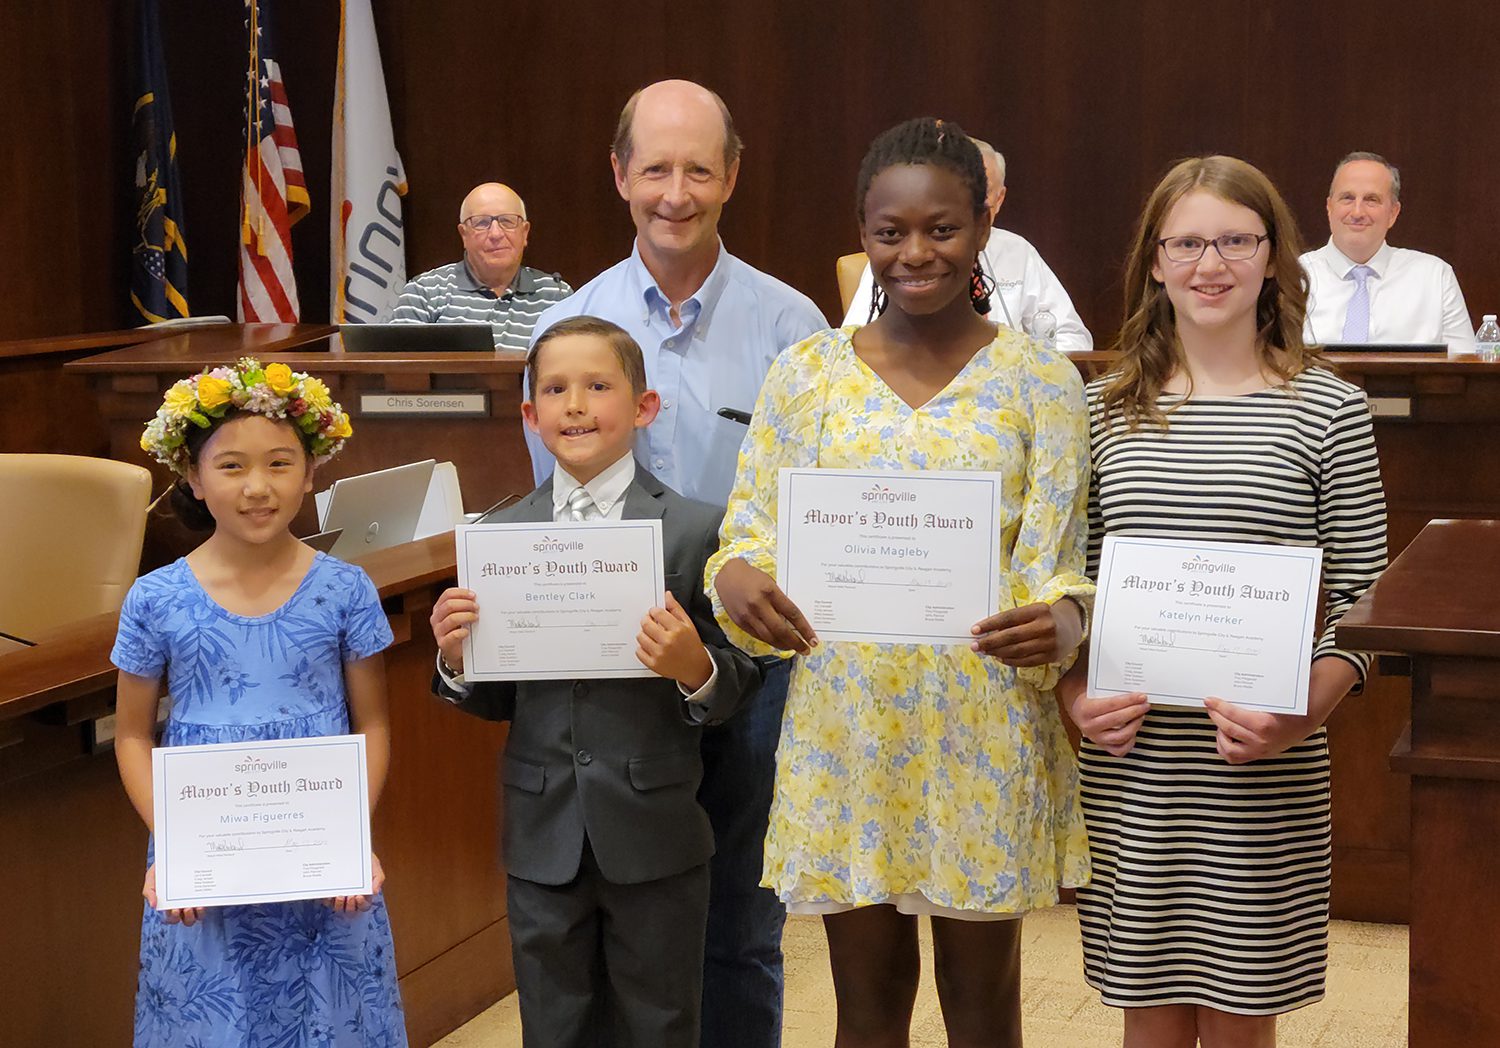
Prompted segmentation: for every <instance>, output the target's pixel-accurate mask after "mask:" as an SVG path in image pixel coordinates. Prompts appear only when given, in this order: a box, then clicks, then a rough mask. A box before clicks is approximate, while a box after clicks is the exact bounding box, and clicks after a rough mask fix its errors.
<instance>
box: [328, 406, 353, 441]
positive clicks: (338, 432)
mask: <svg viewBox="0 0 1500 1048" xmlns="http://www.w3.org/2000/svg"><path fill="white" fill-rule="evenodd" d="M328 435H329V436H330V437H332V438H333V439H334V440H344V439H345V438H347V437H352V436H353V435H354V427H353V426H351V425H350V424H349V416H348V415H345V414H344V413H343V412H339V417H338V421H337V422H335V423H334V424H333V428H332V429H330V430H329V431H328Z"/></svg>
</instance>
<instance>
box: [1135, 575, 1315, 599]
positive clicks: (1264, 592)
mask: <svg viewBox="0 0 1500 1048" xmlns="http://www.w3.org/2000/svg"><path fill="white" fill-rule="evenodd" d="M1120 588H1121V589H1127V590H1145V591H1146V592H1147V593H1182V594H1185V595H1187V596H1189V597H1226V598H1234V597H1237V598H1239V599H1240V600H1265V601H1275V602H1276V603H1279V604H1289V603H1291V600H1292V591H1291V590H1288V589H1261V588H1260V587H1259V586H1255V585H1252V584H1251V583H1248V582H1246V583H1242V584H1241V585H1238V586H1236V585H1235V584H1234V583H1232V582H1220V583H1217V584H1215V583H1211V582H1199V581H1198V580H1197V579H1189V580H1187V581H1186V582H1184V581H1183V580H1181V579H1147V578H1142V577H1141V576H1139V575H1127V576H1125V578H1123V579H1121V580H1120Z"/></svg>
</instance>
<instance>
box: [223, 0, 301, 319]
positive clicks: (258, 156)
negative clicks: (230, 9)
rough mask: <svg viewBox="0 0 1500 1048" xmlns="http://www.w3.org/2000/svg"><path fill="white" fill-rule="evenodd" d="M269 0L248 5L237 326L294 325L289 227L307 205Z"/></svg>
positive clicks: (295, 306) (294, 292) (295, 309)
mask: <svg viewBox="0 0 1500 1048" xmlns="http://www.w3.org/2000/svg"><path fill="white" fill-rule="evenodd" d="M270 6H271V0H245V12H246V17H245V26H246V28H247V29H248V30H249V35H250V63H249V68H248V69H247V70H246V73H245V80H246V85H245V165H244V171H243V173H242V175H243V185H242V187H241V192H240V286H239V305H238V309H237V313H238V317H239V319H240V320H242V321H250V322H254V321H261V322H265V323H274V322H278V321H279V322H283V323H292V322H295V321H296V320H298V319H299V317H298V314H299V312H300V307H299V306H298V303H297V281H296V278H295V277H293V276H292V226H293V225H294V224H295V223H296V222H297V220H298V219H300V218H301V217H302V216H303V215H305V214H307V211H308V206H309V204H310V200H309V198H308V195H307V180H306V179H305V178H303V176H302V154H301V153H299V152H298V151H297V131H296V129H295V128H294V127H293V126H292V111H291V109H290V108H289V107H288V105H287V100H286V88H285V87H284V86H283V85H282V82H281V67H280V66H279V65H277V64H276V58H275V51H274V48H273V46H272V41H271V17H270V11H269V8H270Z"/></svg>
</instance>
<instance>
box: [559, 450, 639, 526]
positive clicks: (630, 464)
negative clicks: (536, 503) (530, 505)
mask: <svg viewBox="0 0 1500 1048" xmlns="http://www.w3.org/2000/svg"><path fill="white" fill-rule="evenodd" d="M634 481H635V456H634V455H622V456H621V457H620V458H619V460H618V461H617V462H615V464H614V465H613V466H606V467H605V469H604V471H603V472H602V473H600V474H599V475H598V476H597V477H595V478H594V479H593V480H591V481H589V482H588V483H587V484H579V483H578V481H576V480H574V479H573V478H572V476H571V475H570V474H569V473H568V471H567V470H565V469H563V468H562V466H561V465H559V466H557V467H556V468H555V469H554V470H553V472H552V519H553V520H567V519H568V497H569V496H570V495H572V494H573V492H575V491H577V490H578V489H579V488H580V487H581V488H583V490H584V491H587V492H588V493H589V498H591V499H593V500H594V504H593V506H591V507H589V508H588V509H586V510H585V511H584V518H583V519H584V520H624V519H625V492H627V491H629V490H630V485H631V483H633V482H634Z"/></svg>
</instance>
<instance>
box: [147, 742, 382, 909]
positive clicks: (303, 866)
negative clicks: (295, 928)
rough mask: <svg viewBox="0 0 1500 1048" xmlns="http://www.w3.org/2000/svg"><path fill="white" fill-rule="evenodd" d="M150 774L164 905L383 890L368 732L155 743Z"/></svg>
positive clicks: (159, 898) (279, 899)
mask: <svg viewBox="0 0 1500 1048" xmlns="http://www.w3.org/2000/svg"><path fill="white" fill-rule="evenodd" d="M151 776H152V805H153V808H154V811H153V816H154V818H153V822H154V826H155V839H156V865H155V869H154V873H155V882H156V883H155V890H156V896H157V901H156V905H157V908H158V909H162V910H193V909H196V908H198V907H203V906H226V905H245V904H249V903H260V902H289V901H292V900H296V899H328V898H344V899H347V898H349V897H352V896H363V895H370V894H372V893H373V892H374V891H375V886H374V885H373V883H372V876H373V868H372V858H373V857H372V856H371V854H370V786H369V779H368V777H367V774H366V766H365V737H364V736H363V735H338V736H330V737H325V738H315V739H286V740H279V741H276V742H247V743H218V744H214V745H207V746H169V747H158V748H156V749H154V750H153V751H152V753H151ZM147 887H148V888H149V887H150V882H149V880H148V884H147ZM188 923H191V921H190V920H189V921H188Z"/></svg>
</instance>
